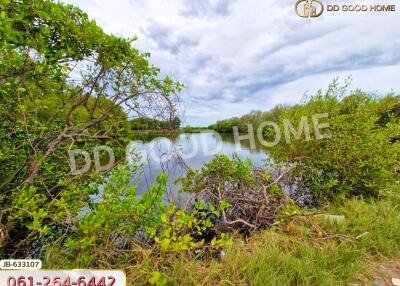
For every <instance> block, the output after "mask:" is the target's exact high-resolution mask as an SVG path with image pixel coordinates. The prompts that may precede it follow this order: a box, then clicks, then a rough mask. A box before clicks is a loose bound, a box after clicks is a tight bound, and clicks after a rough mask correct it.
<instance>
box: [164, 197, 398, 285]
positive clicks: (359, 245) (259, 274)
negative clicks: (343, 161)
mask: <svg viewBox="0 0 400 286" xmlns="http://www.w3.org/2000/svg"><path fill="white" fill-rule="evenodd" d="M399 207H400V199H399V196H398V195H391V196H390V197H388V196H385V197H384V198H381V199H379V200H371V201H364V200H362V199H351V200H348V201H346V202H344V203H343V204H342V205H340V206H337V205H336V206H331V207H329V208H327V209H325V211H324V213H323V214H317V215H305V216H299V217H296V218H293V219H292V220H291V221H290V222H287V223H284V224H281V225H279V226H277V227H276V228H274V229H269V230H266V231H264V232H262V233H260V234H257V235H255V236H253V237H252V238H251V239H250V240H249V241H247V242H246V243H243V242H241V241H239V240H238V241H237V242H236V243H235V244H234V245H233V246H232V247H231V248H230V249H229V250H227V253H226V255H225V256H224V257H223V258H222V259H214V260H211V261H210V260H198V259H190V258H187V256H186V257H185V256H173V257H170V258H169V259H170V265H169V266H168V267H164V268H160V269H158V270H159V271H161V272H162V273H165V275H166V276H167V277H168V280H169V284H171V285H279V286H282V285H347V284H348V283H351V282H357V280H358V279H359V278H360V277H364V276H363V274H368V273H371V272H372V271H373V270H374V269H373V268H374V266H376V265H378V264H380V263H385V262H388V261H391V260H394V259H396V258H397V259H398V257H399V255H400V209H399ZM325 214H340V215H344V216H345V217H346V218H345V220H344V221H342V222H336V221H331V220H328V219H327V218H326V215H325Z"/></svg>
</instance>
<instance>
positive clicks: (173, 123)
mask: <svg viewBox="0 0 400 286" xmlns="http://www.w3.org/2000/svg"><path fill="white" fill-rule="evenodd" d="M130 127H131V130H177V129H179V128H180V127H181V120H180V119H179V117H174V118H173V119H172V120H169V121H167V120H158V119H154V118H149V117H139V118H135V119H132V120H131V121H130Z"/></svg>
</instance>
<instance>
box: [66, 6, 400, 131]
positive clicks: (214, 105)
mask: <svg viewBox="0 0 400 286" xmlns="http://www.w3.org/2000/svg"><path fill="white" fill-rule="evenodd" d="M67 2H69V3H71V4H76V5H77V6H79V7H81V8H82V9H83V10H84V11H86V12H87V13H88V14H89V16H90V17H91V18H94V19H96V21H97V23H98V24H99V25H100V26H102V27H103V28H104V30H105V31H107V32H109V33H114V34H118V35H122V36H125V37H132V36H135V35H137V36H138V37H139V40H138V41H137V43H136V44H137V48H139V49H141V50H143V51H150V52H151V53H152V62H153V63H154V64H155V65H157V66H159V67H160V68H161V70H162V71H163V72H164V73H166V74H170V75H172V76H173V77H174V78H175V79H179V80H181V81H182V82H184V83H185V85H186V86H187V89H186V91H185V92H184V93H183V94H182V100H183V103H184V105H185V113H186V119H187V123H189V124H194V125H207V124H210V123H212V122H214V121H215V120H217V119H222V118H226V117H230V116H237V115H241V114H244V113H247V112H249V111H250V110H252V109H266V108H269V107H272V106H273V105H275V104H278V103H295V102H298V101H299V99H300V98H301V96H302V94H303V93H304V92H305V91H307V90H309V91H310V92H312V91H315V90H316V89H318V88H324V87H326V86H327V84H328V83H329V82H330V81H331V80H332V79H333V78H334V77H336V76H343V77H345V76H347V75H352V76H353V78H354V81H353V87H354V88H356V87H359V88H362V89H366V90H378V91H379V92H381V93H385V92H387V91H389V90H390V89H392V88H393V89H394V90H400V82H398V77H397V78H396V77H395V75H398V74H399V71H400V30H399V29H398V27H399V26H400V17H399V16H400V15H399V13H400V12H399V11H396V12H392V13H378V12H375V13H373V12H372V13H369V12H364V13H352V14H348V13H329V12H325V13H324V14H323V15H322V16H321V17H319V18H316V19H303V18H300V17H297V16H296V15H295V13H294V2H295V1H279V0H274V1H268V0H248V1H247V0H231V1H229V0H171V1H165V0H113V1H99V0H68V1H67ZM329 2H330V3H328V1H324V3H325V4H332V3H333V2H335V1H334V0H330V1H329ZM338 2H340V3H356V2H357V1H356V0H348V1H344V0H340V1H336V3H338ZM358 2H359V1H358ZM358 2H357V3H358ZM378 2H379V3H383V4H385V3H388V4H392V3H391V2H393V1H391V0H382V1H377V0H375V1H369V3H378ZM397 6H399V5H397ZM396 8H397V9H398V10H400V7H396Z"/></svg>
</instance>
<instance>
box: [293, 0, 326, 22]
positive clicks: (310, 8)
mask: <svg viewBox="0 0 400 286" xmlns="http://www.w3.org/2000/svg"><path fill="white" fill-rule="evenodd" d="M294 9H295V11H296V14H297V15H299V16H300V17H303V18H315V17H319V16H321V15H322V13H323V12H324V5H323V4H322V2H321V1H320V0H298V1H297V2H296V5H295V7H294Z"/></svg>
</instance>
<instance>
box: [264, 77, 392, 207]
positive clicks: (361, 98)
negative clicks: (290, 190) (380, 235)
mask: <svg viewBox="0 0 400 286" xmlns="http://www.w3.org/2000/svg"><path fill="white" fill-rule="evenodd" d="M343 94H344V89H343V88H342V87H340V86H339V85H338V83H337V82H336V81H335V82H334V83H333V84H331V86H330V87H329V89H328V91H327V92H325V93H323V92H322V91H319V92H318V93H317V94H316V95H315V96H312V97H311V98H309V99H308V100H307V102H306V103H304V104H301V105H296V106H294V107H291V108H287V109H284V110H282V111H281V113H280V116H279V124H280V126H281V127H282V130H283V120H285V119H288V120H289V121H290V122H292V124H293V125H294V126H296V123H298V122H300V120H301V117H302V116H307V117H308V118H311V116H312V115H313V114H318V113H328V114H329V118H328V120H327V121H326V122H328V123H329V124H330V127H329V128H328V129H326V130H324V131H325V132H327V133H330V135H331V136H330V138H329V139H320V140H316V139H315V133H314V130H313V126H311V124H310V126H309V129H310V133H311V140H309V141H307V139H306V137H305V136H300V138H293V136H292V138H291V143H290V144H286V143H284V142H281V144H279V145H278V146H276V147H274V148H272V149H270V151H271V153H272V155H273V157H274V158H275V159H276V160H277V161H280V162H285V163H290V164H293V163H294V164H296V165H297V167H296V169H295V172H294V173H293V174H294V176H295V177H296V188H297V189H299V190H300V196H304V194H305V193H311V195H312V197H313V198H314V202H318V201H319V202H321V200H325V199H328V200H332V199H334V198H338V197H339V198H341V197H348V196H354V195H355V196H357V195H362V196H376V195H378V194H379V192H380V191H382V190H387V189H391V188H393V187H394V186H395V185H396V180H398V178H399V174H398V173H396V169H398V167H399V161H400V144H399V142H398V141H397V142H396V141H394V140H393V138H395V137H396V136H399V134H400V117H399V116H396V114H390V113H389V115H388V111H390V110H391V109H393V107H394V106H396V105H398V104H399V101H400V97H399V96H393V95H388V96H386V97H377V96H374V95H371V94H366V93H363V92H361V91H355V92H352V93H351V94H350V95H348V96H343ZM383 116H385V121H384V122H382V120H381V119H382V118H383ZM309 123H311V122H309Z"/></svg>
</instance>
